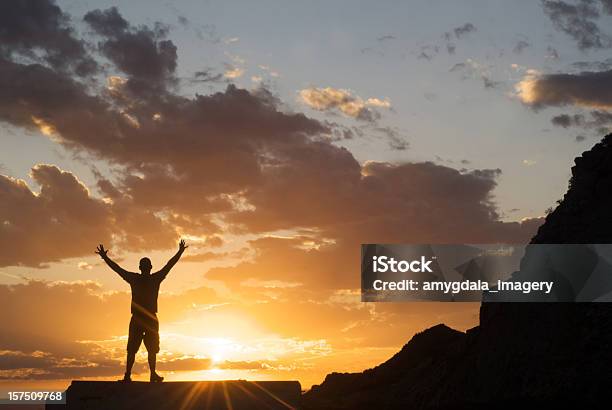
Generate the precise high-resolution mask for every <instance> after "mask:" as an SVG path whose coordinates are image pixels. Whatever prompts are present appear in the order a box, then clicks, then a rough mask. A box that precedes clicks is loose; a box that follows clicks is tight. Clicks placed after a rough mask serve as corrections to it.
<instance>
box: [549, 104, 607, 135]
mask: <svg viewBox="0 0 612 410" xmlns="http://www.w3.org/2000/svg"><path fill="white" fill-rule="evenodd" d="M550 121H551V123H552V124H553V125H555V126H558V127H563V128H569V127H580V128H583V129H597V130H598V131H599V133H602V131H603V132H606V131H607V130H608V129H609V128H610V127H612V113H611V112H608V111H599V110H594V111H591V112H590V113H589V116H588V117H587V116H586V115H585V114H573V115H569V114H560V115H556V116H554V117H553V118H552V119H551V120H550Z"/></svg>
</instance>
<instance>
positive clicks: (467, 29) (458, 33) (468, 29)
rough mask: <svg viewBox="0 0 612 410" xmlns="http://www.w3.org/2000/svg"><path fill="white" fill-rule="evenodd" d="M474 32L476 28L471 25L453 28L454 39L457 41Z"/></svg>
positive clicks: (466, 24)
mask: <svg viewBox="0 0 612 410" xmlns="http://www.w3.org/2000/svg"><path fill="white" fill-rule="evenodd" d="M474 31H476V26H475V25H473V24H472V23H465V24H464V25H462V26H459V27H455V28H454V29H453V33H454V34H455V37H456V38H458V39H459V38H462V37H464V36H466V35H467V34H469V33H473V32H474Z"/></svg>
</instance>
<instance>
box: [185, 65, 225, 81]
mask: <svg viewBox="0 0 612 410" xmlns="http://www.w3.org/2000/svg"><path fill="white" fill-rule="evenodd" d="M223 78H224V77H223V74H222V73H216V74H215V72H214V71H213V70H212V69H209V68H206V69H204V70H200V71H196V72H195V73H194V74H193V79H192V80H190V81H191V82H193V83H217V82H221V81H223Z"/></svg>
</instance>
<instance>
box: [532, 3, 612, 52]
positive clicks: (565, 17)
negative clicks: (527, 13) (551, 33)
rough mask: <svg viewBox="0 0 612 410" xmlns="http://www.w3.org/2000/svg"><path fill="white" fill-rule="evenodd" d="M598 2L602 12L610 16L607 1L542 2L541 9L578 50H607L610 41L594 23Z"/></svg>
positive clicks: (597, 13)
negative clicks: (574, 41)
mask: <svg viewBox="0 0 612 410" xmlns="http://www.w3.org/2000/svg"><path fill="white" fill-rule="evenodd" d="M600 2H601V3H602V4H603V6H604V8H603V11H604V12H606V13H608V14H610V7H609V2H608V0H600V1H596V0H578V1H576V2H574V3H568V2H565V1H561V0H559V1H556V0H542V7H543V8H544V13H545V14H546V15H547V16H548V17H549V18H550V20H551V21H552V22H553V25H554V26H555V28H556V29H557V30H560V31H563V32H564V33H566V34H568V35H569V36H571V37H572V38H573V39H574V40H576V42H577V43H578V47H579V48H580V49H582V50H586V49H597V48H608V47H610V46H612V42H611V39H610V37H609V36H608V35H607V34H606V33H604V32H602V31H601V29H600V28H599V26H598V25H597V23H596V21H597V20H598V19H599V17H600V15H601V8H600V7H599V3H600Z"/></svg>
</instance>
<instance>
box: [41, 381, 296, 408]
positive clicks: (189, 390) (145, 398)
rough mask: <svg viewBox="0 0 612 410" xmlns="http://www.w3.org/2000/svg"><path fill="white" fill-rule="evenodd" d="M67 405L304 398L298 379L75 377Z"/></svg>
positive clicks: (256, 402) (263, 403)
mask: <svg viewBox="0 0 612 410" xmlns="http://www.w3.org/2000/svg"><path fill="white" fill-rule="evenodd" d="M66 398H67V399H66V405H65V406H64V405H47V409H70V410H85V409H87V410H133V409H137V410H179V409H180V410H195V409H198V410H200V409H203V410H204V409H210V410H217V409H232V410H258V409H262V410H263V409H267V410H270V409H283V410H288V409H295V408H298V407H299V402H300V383H298V382H295V381H294V382H290V381H286V382H247V381H244V380H233V381H210V382H163V383H146V382H131V383H120V382H94V381H92V382H89V381H73V382H72V384H71V385H70V387H69V388H68V390H67V392H66Z"/></svg>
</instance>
